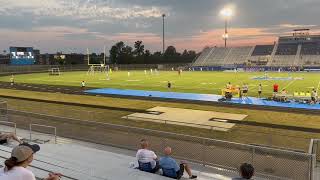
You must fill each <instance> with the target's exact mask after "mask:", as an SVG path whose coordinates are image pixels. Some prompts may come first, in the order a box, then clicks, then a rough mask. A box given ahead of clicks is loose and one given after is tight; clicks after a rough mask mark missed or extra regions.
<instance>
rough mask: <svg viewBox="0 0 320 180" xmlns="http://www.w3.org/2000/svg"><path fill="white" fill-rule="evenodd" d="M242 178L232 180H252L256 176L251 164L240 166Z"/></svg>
mask: <svg viewBox="0 0 320 180" xmlns="http://www.w3.org/2000/svg"><path fill="white" fill-rule="evenodd" d="M239 173H240V176H241V177H239V178H232V180H245V179H251V178H252V176H253V175H254V168H253V166H252V165H251V164H248V163H244V164H242V165H241V166H240V169H239Z"/></svg>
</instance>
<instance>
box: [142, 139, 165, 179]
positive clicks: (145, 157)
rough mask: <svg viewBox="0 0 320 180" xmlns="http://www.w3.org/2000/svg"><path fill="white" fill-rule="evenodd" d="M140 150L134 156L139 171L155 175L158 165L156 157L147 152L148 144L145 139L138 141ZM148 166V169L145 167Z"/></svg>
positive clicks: (149, 151)
mask: <svg viewBox="0 0 320 180" xmlns="http://www.w3.org/2000/svg"><path fill="white" fill-rule="evenodd" d="M140 145H141V149H139V150H138V152H137V154H136V158H137V160H138V163H139V169H140V170H142V171H147V172H151V173H155V172H157V171H158V170H159V168H160V167H159V163H158V157H157V155H156V154H155V153H154V152H153V151H151V150H149V142H148V141H147V140H146V139H142V140H141V141H140ZM147 164H150V165H151V167H150V169H149V168H148V167H146V166H147Z"/></svg>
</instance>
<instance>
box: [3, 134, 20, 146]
mask: <svg viewBox="0 0 320 180" xmlns="http://www.w3.org/2000/svg"><path fill="white" fill-rule="evenodd" d="M10 139H13V140H15V141H17V142H18V143H19V144H21V143H23V142H22V141H21V140H20V139H19V138H18V137H17V136H16V134H14V133H0V144H5V143H8V141H9V140H10Z"/></svg>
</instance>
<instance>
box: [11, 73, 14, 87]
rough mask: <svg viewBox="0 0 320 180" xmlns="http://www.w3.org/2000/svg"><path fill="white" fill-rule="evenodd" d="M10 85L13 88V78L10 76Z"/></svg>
mask: <svg viewBox="0 0 320 180" xmlns="http://www.w3.org/2000/svg"><path fill="white" fill-rule="evenodd" d="M10 85H11V86H13V85H14V76H13V75H11V78H10Z"/></svg>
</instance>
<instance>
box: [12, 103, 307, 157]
mask: <svg viewBox="0 0 320 180" xmlns="http://www.w3.org/2000/svg"><path fill="white" fill-rule="evenodd" d="M10 111H12V112H22V113H27V114H33V115H41V116H46V117H52V118H62V119H65V120H69V121H74V122H80V123H87V124H95V125H102V126H112V127H115V128H121V129H127V130H137V131H145V132H146V131H147V132H153V133H160V134H166V135H171V136H180V137H185V138H190V139H192V138H193V139H198V140H206V141H214V142H217V143H226V144H230V145H238V146H244V147H248V148H255V147H259V148H261V149H265V150H273V151H278V152H279V151H281V152H286V153H288V152H290V153H294V154H296V155H303V156H308V155H310V154H308V153H304V152H297V151H291V150H284V149H275V148H271V147H264V146H258V145H251V144H243V143H237V142H230V141H224V140H219V139H212V138H205V137H199V136H192V135H186V134H178V133H173V132H164V131H159V130H153V129H145V128H139V127H132V126H125V125H119V124H112V123H103V122H97V121H89V120H80V119H74V118H68V117H60V116H54V115H47V114H41V113H30V112H26V111H17V110H12V109H10Z"/></svg>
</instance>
